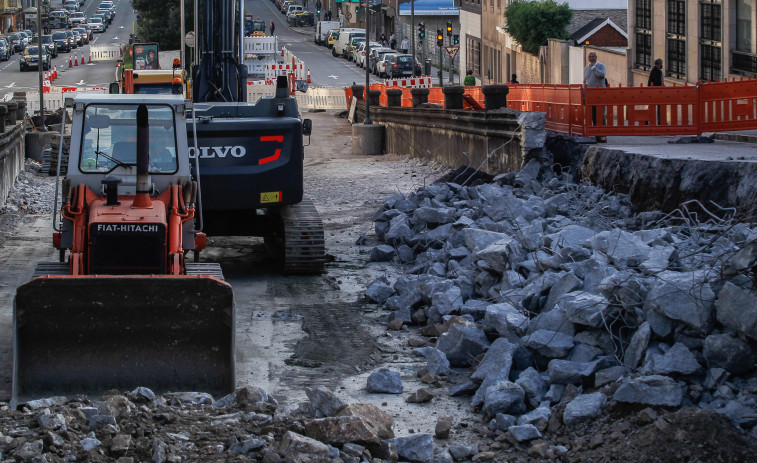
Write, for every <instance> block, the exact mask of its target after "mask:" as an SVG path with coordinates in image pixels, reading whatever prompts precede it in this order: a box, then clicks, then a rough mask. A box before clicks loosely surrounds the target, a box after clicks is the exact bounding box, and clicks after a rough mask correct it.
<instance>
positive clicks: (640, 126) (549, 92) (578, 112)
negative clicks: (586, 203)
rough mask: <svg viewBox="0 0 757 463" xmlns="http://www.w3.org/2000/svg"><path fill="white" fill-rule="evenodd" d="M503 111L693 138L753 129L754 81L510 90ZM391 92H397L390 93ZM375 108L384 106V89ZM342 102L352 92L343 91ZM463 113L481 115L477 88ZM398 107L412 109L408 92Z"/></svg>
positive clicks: (554, 124)
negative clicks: (476, 112)
mask: <svg viewBox="0 0 757 463" xmlns="http://www.w3.org/2000/svg"><path fill="white" fill-rule="evenodd" d="M509 87H510V90H509V93H508V95H507V107H508V108H510V109H515V110H519V111H540V112H543V113H545V117H546V121H547V123H546V128H547V129H548V130H553V131H555V132H561V133H567V134H571V135H581V136H613V135H614V136H619V135H698V134H701V133H703V132H717V131H729V130H753V129H757V78H752V79H739V80H731V81H726V82H702V83H700V84H698V85H696V86H692V85H676V86H666V87H609V88H586V87H584V86H583V85H529V84H516V85H509ZM395 88H396V87H395ZM371 90H380V91H381V96H380V98H379V102H380V104H381V105H382V106H386V105H387V98H386V86H385V85H384V84H373V85H371ZM345 94H346V96H347V102H349V101H350V100H351V97H352V90H351V89H350V88H347V89H346V90H345ZM428 102H429V103H437V104H439V105H441V106H442V107H444V93H443V92H442V88H441V87H432V88H429V95H428ZM463 104H464V107H465V108H466V109H471V110H482V109H483V108H484V94H483V92H482V89H481V87H465V94H464V97H463ZM402 106H403V107H412V95H411V93H410V89H409V88H403V89H402Z"/></svg>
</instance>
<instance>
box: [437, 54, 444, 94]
mask: <svg viewBox="0 0 757 463" xmlns="http://www.w3.org/2000/svg"><path fill="white" fill-rule="evenodd" d="M438 48H439V86H440V87H444V69H443V68H442V60H443V59H444V56H442V47H441V46H439V47H438Z"/></svg>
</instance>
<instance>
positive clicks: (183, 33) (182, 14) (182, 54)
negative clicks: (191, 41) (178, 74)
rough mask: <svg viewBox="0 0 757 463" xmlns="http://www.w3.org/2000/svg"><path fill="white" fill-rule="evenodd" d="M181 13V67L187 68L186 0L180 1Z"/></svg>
mask: <svg viewBox="0 0 757 463" xmlns="http://www.w3.org/2000/svg"><path fill="white" fill-rule="evenodd" d="M179 12H180V13H179V14H181V21H180V23H181V24H180V26H179V27H180V28H181V35H180V36H179V43H180V44H181V53H179V59H180V60H181V67H182V69H186V68H187V63H186V61H184V49H185V48H186V46H187V45H186V44H185V43H184V37H185V36H186V33H187V31H186V30H185V28H186V26H185V25H184V0H180V1H179Z"/></svg>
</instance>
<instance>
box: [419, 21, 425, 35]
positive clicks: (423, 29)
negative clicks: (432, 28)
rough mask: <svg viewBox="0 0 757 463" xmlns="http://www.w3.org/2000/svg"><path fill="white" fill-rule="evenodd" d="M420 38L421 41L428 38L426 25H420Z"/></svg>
mask: <svg viewBox="0 0 757 463" xmlns="http://www.w3.org/2000/svg"><path fill="white" fill-rule="evenodd" d="M418 37H419V38H420V39H424V38H426V23H418Z"/></svg>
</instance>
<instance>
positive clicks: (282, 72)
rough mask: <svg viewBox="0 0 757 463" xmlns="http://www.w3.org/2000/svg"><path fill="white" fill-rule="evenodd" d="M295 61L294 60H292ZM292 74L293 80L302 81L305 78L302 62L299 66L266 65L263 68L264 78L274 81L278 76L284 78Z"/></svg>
mask: <svg viewBox="0 0 757 463" xmlns="http://www.w3.org/2000/svg"><path fill="white" fill-rule="evenodd" d="M294 59H295V60H296V61H299V60H297V59H296V58H294ZM292 73H293V74H294V78H295V79H298V80H304V79H306V78H307V76H306V74H305V65H304V64H303V63H302V61H300V62H299V64H267V65H266V66H265V78H266V79H271V78H273V79H275V78H276V77H278V76H286V75H289V74H292Z"/></svg>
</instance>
